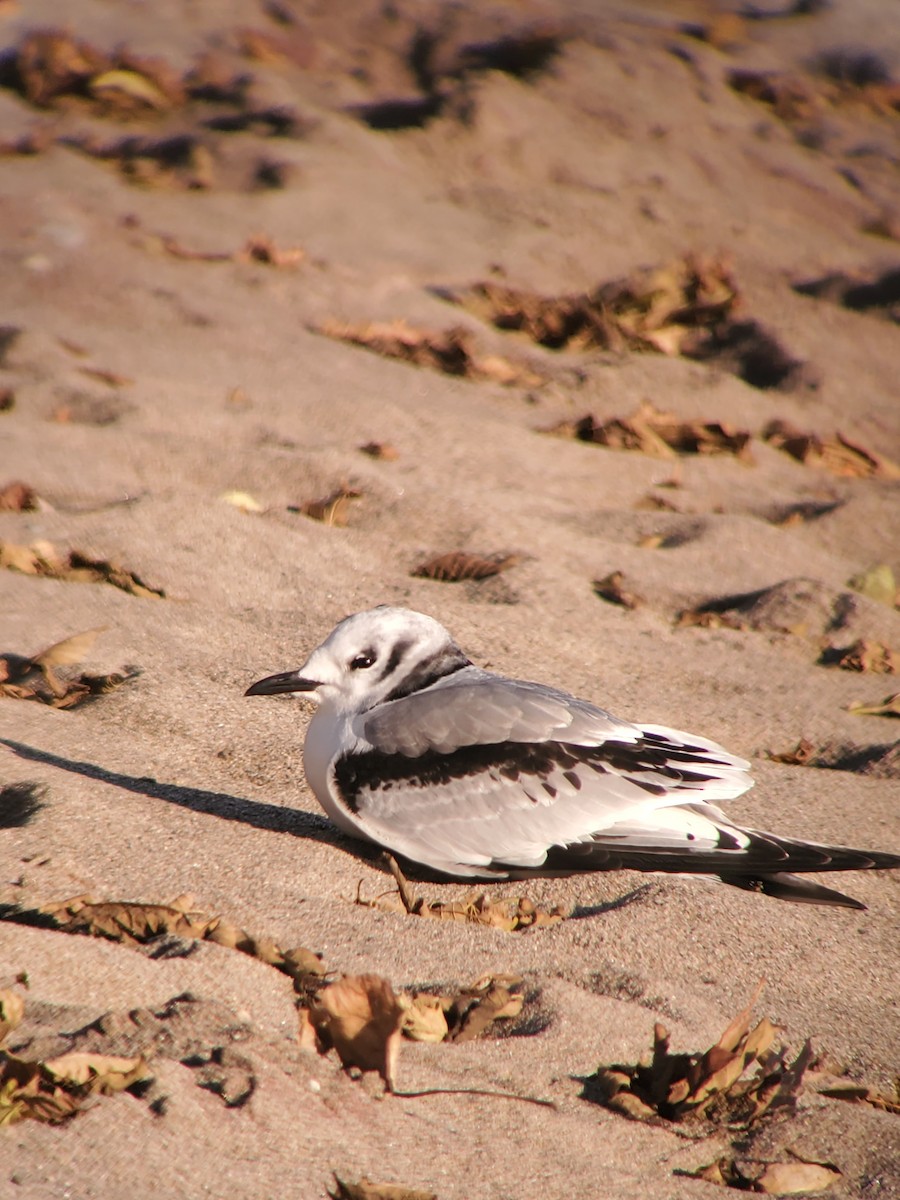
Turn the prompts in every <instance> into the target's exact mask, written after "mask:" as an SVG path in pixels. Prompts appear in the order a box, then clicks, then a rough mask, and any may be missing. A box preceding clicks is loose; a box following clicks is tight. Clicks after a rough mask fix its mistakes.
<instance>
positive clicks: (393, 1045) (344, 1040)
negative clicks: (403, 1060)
mask: <svg viewBox="0 0 900 1200" xmlns="http://www.w3.org/2000/svg"><path fill="white" fill-rule="evenodd" d="M405 1014H406V1005H405V1004H404V1003H403V1002H402V1001H401V999H400V997H398V996H397V995H395V993H394V989H393V988H392V987H391V985H390V983H389V982H388V980H386V979H382V978H381V977H380V976H378V975H345V976H344V977H343V978H341V979H338V980H336V981H335V982H334V983H331V984H329V985H328V986H327V987H326V988H323V990H322V991H321V992H319V994H318V995H317V996H316V997H315V999H314V1000H313V1002H312V1003H311V1005H310V1006H309V1016H310V1020H311V1021H312V1023H313V1025H314V1026H315V1029H316V1032H317V1033H318V1034H319V1037H320V1038H321V1039H322V1041H323V1042H324V1043H325V1044H326V1045H328V1046H333V1047H334V1049H335V1050H337V1052H338V1056H339V1057H340V1060H341V1063H342V1064H343V1065H344V1066H345V1067H359V1068H360V1069H361V1070H362V1071H377V1072H378V1073H379V1075H380V1076H381V1078H382V1079H383V1080H384V1082H385V1085H386V1087H387V1089H388V1091H391V1092H392V1091H393V1090H394V1082H395V1068H396V1062H397V1055H398V1053H399V1050H400V1034H401V1029H402V1026H403V1021H404V1018H405Z"/></svg>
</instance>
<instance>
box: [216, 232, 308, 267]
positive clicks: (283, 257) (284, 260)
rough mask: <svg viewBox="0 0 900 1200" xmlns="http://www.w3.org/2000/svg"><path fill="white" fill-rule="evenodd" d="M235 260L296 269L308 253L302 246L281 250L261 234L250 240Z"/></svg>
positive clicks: (239, 251)
mask: <svg viewBox="0 0 900 1200" xmlns="http://www.w3.org/2000/svg"><path fill="white" fill-rule="evenodd" d="M234 258H235V261H236V262H257V263H265V264H267V265H268V266H271V267H296V266H298V265H299V264H300V263H301V262H303V260H304V258H306V251H305V250H303V249H302V248H301V247H300V246H292V247H291V248H290V249H287V250H279V249H278V247H277V246H276V245H275V243H274V241H273V240H272V239H271V238H270V237H268V236H267V235H266V234H264V233H260V234H256V235H255V236H254V237H250V238H248V239H247V240H246V242H245V243H244V245H243V246H242V247H241V249H240V250H238V252H237V254H236V255H235V256H234Z"/></svg>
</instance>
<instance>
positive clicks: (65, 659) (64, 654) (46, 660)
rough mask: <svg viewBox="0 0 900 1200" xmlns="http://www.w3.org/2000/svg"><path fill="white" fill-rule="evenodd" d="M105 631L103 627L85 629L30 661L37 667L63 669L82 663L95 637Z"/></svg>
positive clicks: (36, 655)
mask: <svg viewBox="0 0 900 1200" xmlns="http://www.w3.org/2000/svg"><path fill="white" fill-rule="evenodd" d="M105 629H106V626H105V625H98V626H97V628H96V629H86V630H85V631H84V633H76V634H74V635H73V636H72V637H67V638H64V639H63V640H62V641H61V642H54V643H53V645H52V646H48V647H47V649H46V650H41V652H40V653H39V654H35V656H34V658H33V659H32V660H31V661H32V662H33V663H34V664H35V666H38V667H64V666H71V665H73V664H74V663H80V662H83V661H84V659H85V658H86V657H87V655H88V653H89V652H90V649H91V647H92V646H93V644H94V642H95V641H96V639H97V635H98V634H99V633H103V631H104V630H105Z"/></svg>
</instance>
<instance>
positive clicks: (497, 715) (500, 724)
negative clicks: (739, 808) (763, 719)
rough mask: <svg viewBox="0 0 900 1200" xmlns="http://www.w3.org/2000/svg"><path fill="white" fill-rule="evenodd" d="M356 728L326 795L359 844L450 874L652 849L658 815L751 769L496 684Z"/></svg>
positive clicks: (715, 751)
mask: <svg viewBox="0 0 900 1200" xmlns="http://www.w3.org/2000/svg"><path fill="white" fill-rule="evenodd" d="M423 701H427V705H426V706H425V707H422V702H423ZM388 710H391V713H390V715H391V720H390V721H386V720H385V714H386V713H387V711H388ZM398 715H403V716H405V717H406V718H407V721H408V724H403V723H400V722H399V720H398V719H397V717H398ZM395 721H396V722H397V723H396V724H395ZM382 722H384V723H382ZM363 729H364V732H365V741H368V743H369V745H368V746H367V745H366V744H365V741H362V740H361V742H360V743H359V744H358V745H357V746H356V747H355V748H354V749H353V750H351V751H350V752H348V753H346V754H344V755H342V756H341V757H340V758H338V760H337V762H336V763H335V764H334V767H333V775H332V787H333V791H334V793H335V795H336V796H337V797H338V798H339V800H340V802H341V803H342V804H343V805H344V806H345V810H346V812H347V813H348V815H350V818H351V820H352V821H353V822H354V823H355V824H356V826H357V828H359V830H360V832H362V833H364V834H365V835H366V836H367V837H369V838H371V839H372V840H373V841H376V842H378V843H379V844H381V845H383V846H386V847H388V848H389V849H392V850H394V851H396V852H398V853H400V854H404V855H406V856H407V857H409V858H411V859H414V860H415V861H417V862H420V863H425V864H426V865H428V866H431V867H433V868H435V869H437V870H440V871H444V872H446V873H448V874H454V875H466V874H469V875H472V874H487V875H490V874H491V873H494V872H496V873H498V874H503V873H506V872H505V867H507V866H514V867H521V868H532V869H537V868H540V867H541V866H542V865H543V864H544V863H545V862H546V861H547V855H548V851H549V850H550V849H551V848H552V847H554V846H556V847H571V846H574V845H577V844H579V843H588V842H596V839H597V838H598V836H604V837H605V836H609V837H611V838H612V839H613V840H614V841H615V842H616V843H619V844H622V843H624V842H625V841H631V844H632V845H634V844H635V842H636V841H640V840H641V838H644V837H645V838H647V839H649V840H652V835H653V825H652V814H653V813H654V811H655V810H657V809H661V808H664V807H667V806H673V805H679V804H684V803H686V802H691V801H706V800H710V799H722V798H727V797H730V796H735V795H739V794H740V793H741V792H743V791H745V790H746V789H747V788H748V787H749V786H750V780H749V778H748V776H747V775H746V772H745V768H746V767H747V765H748V764H747V763H745V762H744V761H743V760H742V759H738V758H735V757H734V756H732V755H729V754H727V752H725V751H724V750H722V749H721V747H718V746H716V745H715V743H711V742H707V741H705V740H704V739H688V738H687V736H686V735H682V734H676V733H675V732H674V731H670V730H666V731H662V730H659V729H657V728H656V727H647V728H646V729H645V730H642V729H640V728H638V727H637V726H631V725H627V724H625V723H620V722H617V721H616V720H615V718H612V717H610V716H609V715H608V714H606V713H603V712H602V711H601V710H599V709H594V708H593V706H592V705H589V704H586V703H585V702H581V701H575V700H573V698H572V697H569V696H567V695H566V694H565V693H561V692H560V693H556V692H553V691H551V690H550V689H547V688H543V687H541V686H539V685H527V684H519V683H514V682H512V681H508V680H502V679H498V678H497V677H495V676H488V677H487V679H486V680H480V681H479V680H478V679H473V680H470V681H468V682H467V683H466V684H464V685H462V686H459V685H458V686H456V687H453V688H450V687H445V688H443V689H438V688H430V689H428V691H427V693H424V694H423V693H421V692H420V693H417V694H416V695H415V697H409V698H408V699H405V700H404V701H403V702H402V704H401V703H400V702H397V701H394V702H391V703H390V704H386V705H384V706H381V707H380V708H376V709H375V710H372V712H370V713H369V714H366V719H365V722H364V724H363ZM576 738H577V739H579V740H574V739H576ZM620 823H627V828H623V829H622V831H621V833H617V832H616V831H615V830H614V827H615V826H617V825H618V824H620ZM681 824H683V825H684V828H683V829H682V830H680V841H681V842H682V843H683V844H684V845H685V846H686V847H693V846H694V843H696V850H698V851H699V850H700V849H701V846H702V847H705V848H708V847H710V846H711V845H712V844H713V843H714V841H715V838H716V836H717V833H716V832H715V830H714V829H713V825H712V823H711V822H710V821H708V820H707V819H705V818H704V820H703V822H700V821H699V820H697V819H694V820H692V821H690V822H688V821H687V820H685V821H684V822H681ZM636 826H640V827H641V829H642V832H641V833H637V831H636ZM700 834H703V835H704V836H703V837H700V836H698V835H700ZM671 836H672V822H671V821H670V822H668V823H667V825H666V832H665V834H664V840H665V841H666V843H667V846H668V845H670V841H669V839H671ZM660 849H663V847H660Z"/></svg>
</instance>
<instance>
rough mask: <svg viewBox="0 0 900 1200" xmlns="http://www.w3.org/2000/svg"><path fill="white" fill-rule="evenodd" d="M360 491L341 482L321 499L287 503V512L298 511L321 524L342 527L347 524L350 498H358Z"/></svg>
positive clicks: (360, 494)
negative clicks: (292, 503) (297, 503)
mask: <svg viewBox="0 0 900 1200" xmlns="http://www.w3.org/2000/svg"><path fill="white" fill-rule="evenodd" d="M361 496H362V492H360V491H358V490H357V489H356V488H351V487H348V486H347V485H346V484H345V483H342V484H341V485H340V487H338V488H335V490H334V491H333V492H332V493H331V494H330V495H328V496H324V497H323V498H322V499H321V500H307V501H305V502H304V503H303V504H300V505H289V506H288V512H300V513H303V515H304V516H305V517H312V519H313V520H314V521H321V522H322V524H323V525H333V526H335V527H336V528H339V529H343V528H344V527H345V526H346V524H347V519H348V516H349V511H348V510H349V508H350V501H351V500H359V499H360V498H361Z"/></svg>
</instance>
